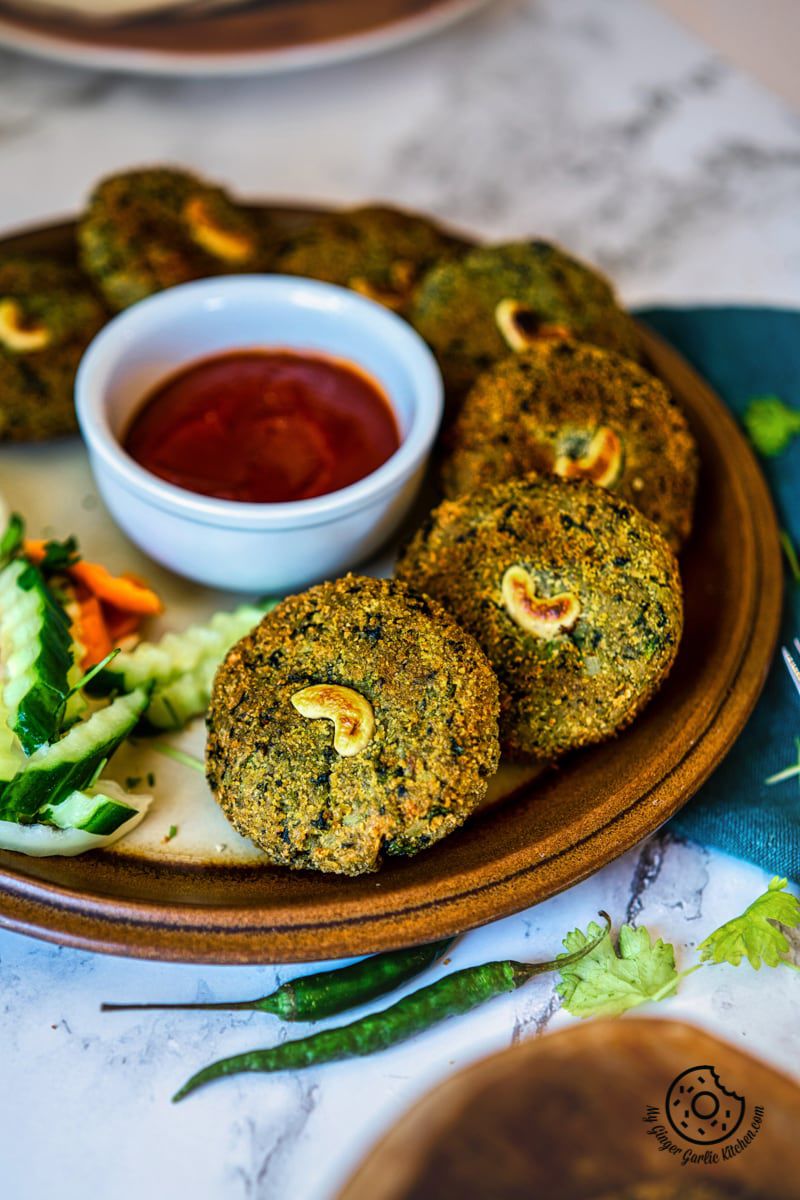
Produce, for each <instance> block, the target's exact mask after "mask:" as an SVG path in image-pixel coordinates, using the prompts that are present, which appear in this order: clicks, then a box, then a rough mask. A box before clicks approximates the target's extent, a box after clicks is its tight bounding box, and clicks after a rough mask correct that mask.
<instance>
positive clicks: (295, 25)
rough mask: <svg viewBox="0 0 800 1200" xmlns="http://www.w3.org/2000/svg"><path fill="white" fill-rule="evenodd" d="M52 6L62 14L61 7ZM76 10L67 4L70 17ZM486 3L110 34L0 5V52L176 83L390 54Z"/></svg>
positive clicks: (325, 9) (103, 26)
mask: <svg viewBox="0 0 800 1200" xmlns="http://www.w3.org/2000/svg"><path fill="white" fill-rule="evenodd" d="M16 2H17V3H18V2H19V0H16ZM56 2H57V3H59V6H60V7H63V5H62V4H61V2H60V0H56ZM80 2H81V0H75V4H74V6H73V10H74V7H77V5H78V4H79V3H80ZM120 2H121V3H123V0H120ZM134 2H136V0H131V3H134ZM143 3H145V4H147V3H148V0H143ZM153 3H155V0H153ZM486 3H487V0H380V2H379V0H272V2H267V3H262V4H260V5H258V6H255V7H250V8H244V9H233V10H232V11H224V10H221V11H213V12H207V13H203V14H198V15H193V16H191V17H189V16H188V15H187V16H180V15H178V16H176V17H174V18H172V19H170V18H169V17H165V16H164V14H163V12H160V13H157V14H150V15H148V16H143V17H142V18H141V19H139V20H136V21H133V22H130V23H124V24H114V25H110V24H108V23H107V22H98V21H87V20H75V19H74V17H72V18H71V17H70V16H58V17H56V16H53V17H43V16H42V15H41V10H37V11H36V12H32V11H31V9H30V6H26V11H24V12H23V11H21V10H20V9H18V8H15V7H12V5H11V3H9V2H6V3H3V2H2V0H0V46H6V47H8V48H10V49H14V50H20V51H23V52H24V53H27V54H33V55H36V56H38V57H41V58H48V59H53V60H56V61H59V62H65V63H70V64H73V65H76V66H84V67H92V68H99V69H102V70H112V71H132V72H137V73H143V74H151V75H183V76H225V75H227V76H231V75H248V74H272V73H277V72H282V71H293V70H298V69H300V68H307V67H317V66H323V65H327V64H329V63H335V62H342V61H345V60H348V59H354V58H361V57H364V56H366V55H369V54H377V53H379V52H381V51H384V50H389V49H393V48H395V47H397V46H400V45H403V44H406V43H408V42H412V41H416V40H417V39H419V38H422V37H427V36H430V35H432V34H434V33H437V32H438V31H439V30H441V29H444V28H445V27H446V26H448V25H450V24H452V23H453V22H454V21H457V20H460V19H461V18H463V17H465V16H467V15H468V14H469V13H472V12H474V11H475V10H476V9H478V8H480V7H482V6H483V5H485V4H486ZM166 5H169V6H170V7H174V0H160V5H159V7H161V8H162V9H163V7H165V6H166ZM126 7H127V5H126ZM226 7H227V6H226ZM88 9H91V10H92V11H95V10H96V4H95V3H94V0H89V2H88V5H87V11H88Z"/></svg>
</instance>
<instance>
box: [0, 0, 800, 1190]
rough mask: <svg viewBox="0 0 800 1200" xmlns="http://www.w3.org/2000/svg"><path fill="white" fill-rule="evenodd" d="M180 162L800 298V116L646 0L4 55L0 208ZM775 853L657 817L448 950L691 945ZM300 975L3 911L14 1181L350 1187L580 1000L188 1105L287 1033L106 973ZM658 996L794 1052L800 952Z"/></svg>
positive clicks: (572, 0)
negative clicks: (652, 942)
mask: <svg viewBox="0 0 800 1200" xmlns="http://www.w3.org/2000/svg"><path fill="white" fill-rule="evenodd" d="M157 160H158V161H160V160H174V161H177V162H183V163H186V164H187V165H190V166H194V167H197V168H199V169H200V170H202V171H205V172H207V173H210V174H216V175H217V176H219V177H220V178H222V179H224V180H227V181H229V182H230V183H231V184H233V185H234V186H235V187H236V188H237V189H238V190H239V191H240V192H241V193H242V194H244V195H252V196H263V195H267V194H273V195H279V196H285V197H310V198H319V199H322V200H325V199H330V200H340V201H348V200H360V199H362V198H364V197H367V196H376V197H378V196H382V197H386V198H388V199H396V200H400V201H405V202H408V203H411V204H416V205H420V206H423V207H428V208H430V209H431V210H432V211H434V212H436V213H438V214H440V215H441V216H442V217H445V218H448V219H449V220H451V221H453V222H456V223H459V224H462V225H464V226H466V227H467V228H470V229H474V230H477V231H479V232H483V233H485V234H488V235H500V234H514V233H525V232H536V233H539V234H543V235H545V236H555V237H558V238H560V239H562V240H563V241H565V242H566V243H567V244H568V245H570V246H571V247H573V248H574V249H575V250H577V251H579V252H581V253H583V254H585V255H587V256H589V257H592V258H594V259H596V260H598V261H599V262H601V263H602V264H603V265H604V266H606V267H607V268H608V269H609V270H610V271H611V272H613V274H614V275H615V277H616V279H617V280H618V282H619V285H620V288H621V290H622V293H623V295H624V297H625V298H626V299H627V300H629V301H631V302H641V301H645V300H647V301H651V300H681V301H684V300H691V299H744V300H748V299H749V300H753V301H762V302H782V303H787V304H798V303H800V222H798V220H797V212H798V201H800V121H798V118H797V116H795V115H792V114H791V113H789V112H788V111H787V110H786V109H785V108H784V107H783V106H782V104H781V103H780V102H779V101H778V100H776V99H774V98H773V97H771V96H770V95H769V94H768V93H767V92H765V91H764V90H762V89H761V88H760V87H759V86H757V85H755V84H753V83H751V82H749V81H748V80H746V79H745V78H743V77H742V76H741V75H739V74H738V73H737V72H735V71H734V70H732V69H731V68H730V67H727V66H725V65H724V64H722V63H721V62H720V61H719V60H718V59H717V58H715V57H714V55H713V54H711V53H710V52H709V51H708V50H707V49H706V48H705V47H704V46H702V45H701V44H699V43H697V42H695V41H693V40H692V38H691V37H690V36H689V35H688V34H686V33H685V32H683V31H682V30H680V29H679V28H678V27H677V26H674V25H672V24H671V23H670V22H669V20H668V19H667V18H666V17H665V16H664V15H663V14H661V13H660V12H659V11H657V10H654V9H651V7H650V6H649V5H648V4H647V3H645V2H644V0H540V2H539V3H536V2H531V3H520V4H508V3H497V4H494V5H492V6H491V7H490V8H489V10H488V11H487V12H485V13H484V14H483V15H482V16H481V17H478V18H477V19H473V20H470V21H469V22H467V23H465V24H464V25H463V26H461V27H460V28H458V29H455V30H452V31H451V32H450V33H448V34H446V35H444V36H442V37H439V38H438V39H436V40H434V41H432V42H430V43H427V44H424V45H421V46H418V47H414V48H411V49H408V50H405V51H402V52H398V53H395V54H392V55H390V56H386V57H383V58H376V59H374V60H372V61H365V62H361V63H358V64H354V65H351V66H346V67H340V68H336V69H330V70H326V71H322V72H320V73H318V74H313V75H298V76H296V77H293V78H284V79H275V80H270V79H263V80H256V79H253V80H243V81H239V82H224V83H218V84H210V83H209V84H203V83H173V82H169V81H139V80H135V79H132V78H112V77H110V76H105V75H102V74H83V73H80V72H78V71H73V70H66V69H64V70H62V69H59V68H56V67H53V66H51V65H40V64H35V63H33V62H32V61H27V60H24V59H22V58H16V57H13V56H11V55H6V54H2V53H0V228H11V227H15V226H22V225H25V224H28V223H31V222H36V221H40V220H43V219H48V218H51V217H56V216H60V215H62V214H65V213H69V212H71V211H72V210H74V209H75V208H76V207H77V206H78V205H79V204H80V203H81V200H82V199H83V197H84V196H85V194H86V191H87V188H88V186H89V185H90V183H91V181H92V180H93V179H94V178H95V177H97V176H99V175H101V174H103V173H105V172H108V171H112V170H114V169H116V168H119V167H124V166H127V165H129V164H133V163H137V162H147V161H157ZM765 878H766V877H765V876H764V875H763V874H762V873H761V872H760V871H758V870H756V869H754V868H752V867H749V866H747V865H745V864H743V863H738V862H734V861H732V860H730V859H728V858H726V857H725V856H723V855H720V854H717V853H714V852H709V851H708V850H705V849H701V848H699V847H694V846H687V845H683V844H681V843H676V842H673V841H671V840H670V839H669V838H665V837H663V836H662V837H657V838H655V839H653V840H652V841H651V842H650V843H649V844H648V845H646V846H645V847H644V848H643V849H641V850H640V851H635V852H633V853H631V854H629V855H627V856H626V857H625V858H624V859H622V860H620V861H619V862H618V863H616V864H614V865H612V866H610V867H608V868H606V869H605V870H604V871H602V872H601V873H600V874H598V875H597V876H596V877H595V878H594V879H592V880H590V881H588V882H586V883H584V884H582V885H580V886H579V887H576V888H574V889H573V890H572V891H570V892H569V893H567V894H565V895H563V896H560V897H557V898H555V899H553V900H551V901H550V902H548V903H547V904H543V905H540V906H539V907H538V908H536V909H532V910H530V911H528V912H526V913H523V914H520V915H519V916H516V917H512V918H509V919H507V920H504V921H501V922H499V923H497V924H495V925H492V926H489V927H487V928H485V929H483V930H481V931H480V932H475V933H472V934H470V935H468V936H467V937H465V938H464V939H463V940H462V941H461V943H460V944H459V946H458V947H457V949H456V951H455V952H454V954H453V963H454V965H466V964H467V963H470V962H478V961H481V960H483V959H485V958H487V957H495V956H499V955H513V956H519V957H528V956H530V957H532V958H533V957H538V956H543V957H544V956H549V955H550V954H551V953H552V952H553V951H554V950H556V949H557V948H558V943H559V940H560V938H561V936H562V935H563V933H564V932H565V931H566V930H567V929H569V928H570V927H572V926H573V925H575V924H578V923H580V924H585V923H586V922H587V921H588V920H589V919H590V918H591V917H592V916H593V914H594V913H595V911H596V910H597V909H598V908H599V907H604V908H607V909H608V910H609V911H610V912H611V913H612V914H613V915H614V917H615V919H616V920H621V919H623V918H624V917H625V916H626V915H627V916H629V917H633V918H635V919H636V920H638V921H640V922H646V923H647V924H648V926H650V927H652V928H653V929H654V930H655V931H657V932H658V933H659V934H660V935H661V936H663V937H665V938H667V939H668V940H671V941H673V942H675V944H676V947H677V950H678V954H679V958H681V959H682V960H683V961H684V962H685V961H687V957H688V955H689V952H690V949H691V947H692V946H693V945H695V944H696V943H697V942H699V941H700V940H701V939H702V937H703V936H705V934H706V933H708V932H709V931H710V930H711V929H712V928H714V927H715V926H716V925H717V924H718V923H719V922H721V921H722V920H724V919H725V918H727V917H728V916H730V915H731V914H732V913H734V912H736V911H738V910H739V909H740V908H741V907H742V906H743V904H744V903H745V902H747V901H749V899H750V898H751V897H753V896H754V895H756V894H757V893H758V892H759V891H760V890H761V889H762V888H763V886H764V884H765ZM439 970H441V969H439ZM289 973H290V969H283V970H280V971H277V972H275V971H273V970H272V969H268V968H262V969H245V968H213V969H212V968H202V969H197V968H192V967H185V966H167V965H159V964H146V963H137V962H130V961H124V960H120V959H110V958H104V957H101V956H93V955H90V954H83V953H79V952H76V951H72V950H61V949H56V948H53V947H50V946H47V945H45V944H43V943H38V942H35V941H31V940H27V939H24V938H22V937H19V936H16V935H12V934H8V933H0V1195H2V1196H3V1198H4V1200H6V1198H7V1200H41V1198H42V1197H44V1196H51V1195H57V1196H59V1197H61V1198H62V1200H79V1198H80V1200H82V1198H83V1197H85V1196H88V1195H96V1196H99V1197H102V1198H103V1200H140V1198H141V1197H142V1196H152V1197H154V1198H155V1197H161V1196H192V1198H193V1200H240V1198H248V1200H249V1198H257V1200H268V1198H269V1200H272V1198H278V1197H284V1196H288V1195H292V1196H293V1197H294V1198H295V1200H328V1198H330V1197H332V1196H334V1195H335V1192H336V1189H337V1186H338V1185H339V1184H340V1183H341V1181H342V1180H343V1178H344V1177H345V1176H346V1174H347V1172H348V1171H349V1170H350V1169H351V1168H352V1167H353V1166H354V1165H355V1163H356V1162H357V1160H358V1159H359V1158H360V1156H361V1155H362V1153H363V1152H364V1151H365V1150H366V1148H367V1147H368V1146H369V1145H370V1143H371V1142H372V1141H373V1139H374V1138H375V1137H376V1136H377V1135H378V1134H379V1133H380V1132H381V1131H382V1130H384V1129H385V1128H386V1127H387V1126H388V1124H389V1123H390V1122H391V1121H392V1120H393V1119H394V1118H395V1117H396V1116H397V1115H398V1114H399V1113H400V1112H401V1111H402V1110H403V1109H404V1108H405V1107H406V1106H407V1105H408V1104H409V1103H410V1102H412V1101H413V1098H414V1097H415V1096H417V1095H419V1094H420V1093H421V1092H422V1091H423V1090H424V1089H426V1088H427V1087H428V1086H429V1085H430V1084H432V1083H433V1082H434V1081H436V1080H437V1079H440V1078H442V1077H443V1076H444V1075H446V1074H447V1073H449V1072H452V1071H453V1070H455V1069H456V1068H457V1067H459V1066H461V1065H463V1064H464V1063H466V1062H468V1061H470V1060H471V1059H473V1058H475V1057H476V1056H478V1055H481V1054H483V1053H485V1052H487V1051H490V1050H493V1049H496V1048H499V1047H501V1046H505V1045H507V1044H508V1043H509V1042H510V1041H512V1040H514V1039H515V1038H519V1037H530V1036H535V1035H536V1034H537V1032H539V1031H541V1030H542V1029H544V1028H545V1026H547V1027H548V1028H554V1027H558V1026H560V1025H562V1024H564V1023H565V1022H566V1021H567V1018H566V1017H565V1015H564V1014H563V1012H560V1011H558V1006H557V1003H556V1001H555V1000H554V996H553V990H552V980H551V979H549V978H542V979H538V980H535V981H533V982H532V983H531V984H530V985H528V987H527V988H526V989H525V990H524V991H523V992H521V993H519V994H517V995H516V996H514V997H508V998H504V999H501V1000H498V1001H497V1002H495V1003H494V1004H493V1005H491V1006H489V1007H487V1008H486V1009H484V1010H482V1011H479V1012H477V1013H475V1014H473V1015H472V1016H470V1017H468V1018H465V1019H462V1020H458V1021H456V1022H452V1023H451V1024H450V1025H448V1026H443V1027H442V1028H440V1029H439V1030H438V1031H436V1032H434V1033H431V1034H429V1035H427V1036H425V1037H423V1038H420V1039H418V1040H417V1041H416V1042H415V1043H413V1044H410V1045H408V1046H405V1047H402V1048H398V1049H396V1050H394V1051H392V1052H390V1053H388V1054H385V1055H383V1056H381V1057H379V1058H375V1059H373V1060H371V1061H363V1062H358V1063H355V1064H347V1065H341V1066H332V1067H328V1068H324V1069H320V1070H318V1071H309V1072H307V1073H305V1074H302V1075H297V1076H296V1077H286V1078H268V1077H246V1078H243V1079H239V1080H231V1081H227V1082H225V1083H222V1084H219V1085H217V1086H215V1087H213V1088H210V1089H208V1090H207V1091H205V1092H203V1093H199V1094H198V1095H197V1096H195V1097H192V1098H190V1099H189V1100H188V1101H187V1102H186V1103H185V1104H184V1105H182V1106H180V1107H178V1108H172V1107H171V1106H170V1105H169V1102H168V1097H169V1095H170V1093H171V1092H172V1090H173V1089H174V1088H175V1086H176V1085H177V1084H179V1083H180V1082H181V1081H182V1080H183V1079H184V1077H185V1076H186V1075H187V1073H188V1072H190V1071H192V1070H194V1069H195V1068H197V1067H198V1066H200V1065H202V1064H204V1063H206V1062H208V1061H210V1060H211V1059H213V1058H215V1057H217V1056H219V1055H222V1054H227V1053H233V1052H235V1051H237V1050H242V1049H245V1048H249V1047H252V1046H254V1045H258V1044H269V1042H271V1041H272V1040H274V1039H277V1038H279V1037H281V1036H283V1034H282V1033H281V1032H280V1031H279V1030H278V1029H277V1028H276V1027H275V1023H274V1022H273V1021H272V1020H271V1019H270V1018H266V1017H261V1016H257V1015H249V1016H236V1017H228V1016H224V1015H223V1016H215V1017H213V1018H207V1017H204V1016H202V1015H184V1016H182V1017H169V1016H166V1015H162V1016H146V1017H142V1016H136V1015H114V1016H112V1015H108V1016H101V1015H100V1014H99V1013H98V1004H99V1002H100V1001H101V1000H103V999H109V1000H110V999H118V1000H121V999H126V998H140V999H146V998H148V997H150V998H153V999H155V998H164V997H171V998H174V999H180V998H185V999H195V998H198V997H200V998H202V997H217V998H221V997H226V996H229V997H243V996H246V995H248V994H254V995H255V994H258V993H260V992H264V991H266V990H267V989H268V988H270V987H272V985H273V983H274V981H275V979H276V977H278V978H286V977H287V976H288V975H289ZM767 996H768V998H769V1018H768V1020H767V1019H765V1018H764V1012H765V1000H766V998H767ZM659 1013H660V1014H667V1013H671V1014H673V1015H677V1016H683V1017H686V1018H688V1019H690V1020H694V1021H696V1022H701V1023H703V1024H706V1025H708V1026H710V1027H712V1028H714V1029H716V1030H718V1031H720V1032H721V1033H723V1034H726V1035H727V1036H729V1037H730V1038H732V1039H734V1040H735V1041H739V1042H741V1043H742V1044H744V1045H746V1046H749V1047H750V1048H752V1049H753V1050H755V1051H756V1052H758V1053H761V1054H763V1055H764V1056H765V1057H767V1058H769V1059H771V1060H772V1061H774V1062H776V1063H779V1064H781V1065H783V1066H784V1067H785V1068H788V1069H794V1070H797V1071H798V1073H800V1020H798V1017H800V993H798V981H797V976H796V975H795V974H794V973H793V972H790V971H788V970H781V971H777V972H769V973H766V972H765V971H762V972H761V973H760V974H756V973H754V972H752V971H751V970H750V969H749V968H747V967H741V968H739V969H738V970H735V969H733V968H728V967H716V968H713V969H708V970H703V971H700V972H698V973H697V974H695V975H693V976H691V977H690V979H688V980H687V981H686V983H685V984H684V985H683V986H682V988H681V993H680V996H679V997H678V998H677V999H674V1000H670V1001H668V1002H665V1003H663V1004H662V1005H660V1006H659Z"/></svg>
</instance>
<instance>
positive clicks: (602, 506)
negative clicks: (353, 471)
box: [397, 475, 683, 758]
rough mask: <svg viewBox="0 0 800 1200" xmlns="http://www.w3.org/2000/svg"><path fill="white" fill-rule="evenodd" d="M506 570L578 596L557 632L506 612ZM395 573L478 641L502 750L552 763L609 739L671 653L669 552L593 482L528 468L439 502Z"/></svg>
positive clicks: (674, 575) (675, 633)
mask: <svg viewBox="0 0 800 1200" xmlns="http://www.w3.org/2000/svg"><path fill="white" fill-rule="evenodd" d="M511 567H517V568H520V569H521V570H522V571H524V572H525V573H526V574H527V576H528V578H529V580H530V586H531V589H532V590H533V591H535V594H536V595H538V596H541V597H548V596H550V597H564V596H570V597H573V598H575V600H577V604H578V606H579V614H578V615H577V618H576V619H575V620H574V621H573V622H572V623H571V625H570V626H569V628H566V627H565V628H562V629H561V630H559V631H558V633H557V635H556V636H548V637H543V636H537V635H536V634H535V633H532V632H530V631H529V630H526V629H525V628H523V627H522V626H521V625H520V623H518V622H517V621H516V620H514V619H513V618H512V616H511V614H510V613H509V611H508V608H507V606H506V603H505V601H504V597H503V580H504V578H505V577H506V573H507V572H508V570H509V568H511ZM397 574H398V577H399V578H400V579H403V580H404V581H405V582H406V583H408V584H409V585H411V586H413V587H416V588H419V589H420V590H421V591H425V592H426V593H428V594H429V595H431V596H434V597H435V598H436V599H437V600H440V601H441V603H442V604H443V605H444V606H445V607H446V608H447V609H448V610H449V611H450V612H451V613H452V614H453V616H454V617H455V618H456V619H457V620H458V621H459V622H460V623H461V624H462V625H463V626H464V628H465V629H468V630H469V631H470V633H472V634H473V635H474V637H475V638H476V639H477V640H478V642H479V643H480V645H481V646H482V647H483V649H484V651H485V652H486V655H487V657H488V659H489V661H490V662H491V663H492V666H493V667H494V669H495V671H496V672H497V675H498V678H499V680H500V700H501V722H500V733H501V742H502V745H503V748H504V750H506V751H507V752H509V753H510V754H512V755H518V756H524V757H528V756H532V757H535V758H552V757H555V756H557V755H559V754H563V753H564V752H565V751H567V750H570V749H573V748H575V747H577V746H583V745H588V744H590V743H592V742H599V741H603V740H604V739H605V738H608V737H610V736H611V735H612V734H614V733H615V732H616V731H618V730H619V729H622V728H623V727H624V726H625V725H627V724H628V723H629V722H630V721H632V720H633V718H634V716H635V715H636V714H637V713H638V712H639V711H640V709H641V708H642V707H643V706H644V704H645V703H646V702H647V701H648V699H649V698H650V697H651V696H652V695H653V693H654V692H655V690H656V689H657V688H658V686H659V684H660V683H661V681H662V680H663V678H664V677H665V675H666V674H667V672H668V671H669V669H670V667H671V665H672V662H673V660H674V658H675V654H676V652H677V648H678V642H679V640H680V635H681V630H682V624H683V610H682V596H681V584H680V577H679V574H678V566H677V563H676V561H675V557H674V555H673V553H672V551H671V550H670V548H669V546H668V545H667V543H666V541H665V540H664V538H663V537H662V536H661V534H660V533H659V531H658V530H657V529H656V527H655V526H654V525H653V524H652V523H651V522H650V521H648V520H647V518H645V517H643V516H642V515H641V513H639V512H637V511H636V510H635V509H634V508H632V507H631V506H630V505H628V504H626V503H625V502H624V501H622V500H619V499H617V498H616V497H615V496H613V495H611V494H610V493H609V492H607V491H605V490H604V489H602V488H599V487H597V486H596V485H595V484H592V483H588V482H584V481H574V482H570V481H567V480H562V479H557V478H554V477H546V476H536V475H528V476H525V477H523V478H520V479H513V480H509V481H507V482H505V483H502V484H497V485H495V486H493V487H489V488H485V489H483V490H482V491H480V492H477V493H473V494H471V495H469V496H464V497H461V498H460V499H457V500H446V501H445V502H444V503H443V504H441V505H440V506H439V507H438V508H437V509H436V510H435V511H434V512H433V514H432V515H431V517H430V519H429V520H428V521H427V522H426V523H425V525H424V526H423V527H422V529H421V530H420V531H419V532H418V533H417V534H416V536H415V537H414V538H413V539H412V541H411V542H410V544H409V546H408V547H407V549H406V550H405V552H404V554H403V556H402V558H401V559H400V562H399V563H398V566H397ZM563 603H564V602H563V601H562V602H561V603H560V604H559V606H558V608H559V611H561V610H562V609H563Z"/></svg>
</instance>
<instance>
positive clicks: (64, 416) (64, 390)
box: [0, 258, 106, 442]
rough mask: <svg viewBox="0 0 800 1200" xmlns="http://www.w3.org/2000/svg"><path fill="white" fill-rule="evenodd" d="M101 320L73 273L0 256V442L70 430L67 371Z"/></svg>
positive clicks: (71, 375) (71, 376) (71, 377)
mask: <svg viewBox="0 0 800 1200" xmlns="http://www.w3.org/2000/svg"><path fill="white" fill-rule="evenodd" d="M105 320H106V312H105V310H104V308H103V306H102V304H101V303H100V301H99V300H98V299H97V297H96V296H95V295H94V294H93V293H92V291H91V288H90V286H89V285H88V283H87V281H86V280H85V279H84V278H83V276H81V275H80V274H79V273H78V272H77V271H76V270H74V269H72V268H70V267H67V266H63V265H62V264H60V263H58V262H53V261H51V260H49V259H45V258H41V259H36V258H7V259H2V258H0V441H12V442H27V441H42V440H45V439H47V438H54V437H61V436H63V435H64V434H69V433H74V432H75V430H76V429H77V427H78V426H77V422H76V419H75V405H74V402H73V387H74V383H75V372H76V370H77V367H78V363H79V362H80V359H81V356H82V354H83V352H84V350H85V349H86V347H87V345H88V344H89V342H90V341H91V339H92V338H93V337H94V335H95V334H96V333H97V331H98V330H99V329H100V328H101V326H102V325H103V324H104V322H105Z"/></svg>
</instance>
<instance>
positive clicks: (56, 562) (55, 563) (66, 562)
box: [39, 537, 80, 575]
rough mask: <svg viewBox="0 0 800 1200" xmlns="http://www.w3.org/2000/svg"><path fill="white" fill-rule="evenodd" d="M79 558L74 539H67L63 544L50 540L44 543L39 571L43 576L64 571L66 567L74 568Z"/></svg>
mask: <svg viewBox="0 0 800 1200" xmlns="http://www.w3.org/2000/svg"><path fill="white" fill-rule="evenodd" d="M79 558H80V551H79V550H78V542H77V540H76V539H75V538H74V537H68V538H66V539H65V540H64V541H63V542H58V541H56V540H55V539H52V540H51V541H49V542H45V547H44V558H43V559H42V561H41V562H40V563H39V570H40V571H43V572H44V574H45V575H48V574H50V573H51V572H55V571H65V570H66V569H67V567H74V566H75V563H76V562H77V561H78V559H79Z"/></svg>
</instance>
